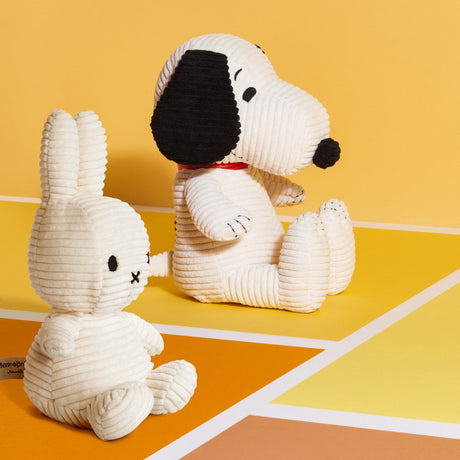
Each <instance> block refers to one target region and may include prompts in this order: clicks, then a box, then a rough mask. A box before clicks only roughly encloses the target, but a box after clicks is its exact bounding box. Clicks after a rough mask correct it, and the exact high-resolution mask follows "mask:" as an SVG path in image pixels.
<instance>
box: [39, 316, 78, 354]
mask: <svg viewBox="0 0 460 460" xmlns="http://www.w3.org/2000/svg"><path fill="white" fill-rule="evenodd" d="M80 327H81V317H80V316H79V315H75V314H71V313H54V314H50V315H49V316H48V317H47V318H46V319H45V322H44V323H43V325H42V327H41V328H40V330H39V331H38V335H37V340H38V342H39V344H40V346H41V348H42V350H43V352H44V353H45V354H46V355H47V356H48V357H49V358H51V359H56V358H67V357H69V356H71V355H72V354H73V352H74V350H75V340H76V339H77V338H78V335H79V332H80Z"/></svg>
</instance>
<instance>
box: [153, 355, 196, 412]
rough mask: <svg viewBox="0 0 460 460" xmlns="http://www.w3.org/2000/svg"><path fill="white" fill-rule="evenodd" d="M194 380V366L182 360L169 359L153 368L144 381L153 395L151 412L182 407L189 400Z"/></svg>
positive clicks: (193, 387) (171, 410)
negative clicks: (169, 360)
mask: <svg viewBox="0 0 460 460" xmlns="http://www.w3.org/2000/svg"><path fill="white" fill-rule="evenodd" d="M196 381H197V375H196V371H195V367H194V366H193V365H192V364H190V363H188V362H187V361H184V360H179V361H171V362H170V363H167V364H163V365H161V366H159V367H157V368H156V369H154V370H153V371H152V372H151V373H150V374H149V376H148V377H147V381H146V384H147V385H148V386H149V388H150V389H151V390H152V392H153V395H154V397H155V403H154V405H153V409H152V411H151V414H154V415H161V414H168V413H173V412H177V411H178V410H180V409H182V408H183V407H184V406H185V405H186V404H187V403H188V402H189V401H190V398H191V397H192V395H193V393H194V391H195V388H196Z"/></svg>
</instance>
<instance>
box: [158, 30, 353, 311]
mask: <svg viewBox="0 0 460 460" xmlns="http://www.w3.org/2000/svg"><path fill="white" fill-rule="evenodd" d="M151 128H152V133H153V136H154V139H155V141H156V143H157V146H158V148H159V150H160V152H161V153H162V154H163V155H164V156H165V157H166V158H168V159H170V160H172V161H174V162H176V163H177V164H178V169H179V170H178V173H177V175H176V178H175V181H174V196H173V198H174V206H175V212H176V241H175V247H174V251H170V252H165V253H163V254H158V255H157V256H155V258H153V260H152V274H154V275H157V276H165V275H168V274H170V273H172V274H173V276H174V279H175V282H176V284H177V285H178V286H179V287H180V288H181V289H182V290H183V291H184V292H186V293H187V294H189V295H190V296H193V297H195V298H196V299H198V300H200V301H202V302H234V303H240V304H244V305H251V306H256V307H267V308H278V309H285V310H291V311H294V312H311V311H314V310H316V309H317V308H319V307H320V306H321V304H322V303H323V301H324V300H325V297H326V295H327V294H337V293H339V292H341V291H343V290H344V289H345V288H346V287H347V286H348V284H349V282H350V280H351V277H352V274H353V271H354V265H355V246H354V237H353V230H352V226H351V222H350V218H349V215H348V211H347V208H346V206H345V204H344V203H342V202H341V201H339V200H335V199H333V200H329V201H326V202H325V203H324V204H323V205H322V206H321V207H320V209H319V210H318V212H315V213H313V212H306V213H304V214H302V215H300V216H299V217H298V218H297V219H296V220H295V221H294V222H293V223H292V224H291V225H290V227H289V229H288V231H287V233H286V235H285V234H284V231H283V228H282V226H281V224H280V222H279V218H278V216H277V214H276V212H275V209H274V207H275V206H287V205H293V204H297V203H300V202H302V201H303V200H304V198H305V194H304V190H303V189H302V187H300V186H299V185H296V184H294V183H293V182H291V181H290V180H289V179H287V178H286V177H284V176H285V175H290V174H293V173H295V172H297V171H300V170H302V169H304V168H306V167H307V166H309V165H311V164H312V163H313V164H315V165H316V166H319V167H320V168H326V167H329V166H332V165H333V164H334V163H335V162H336V161H337V160H338V159H339V156H340V148H339V145H338V143H337V142H335V141H334V140H332V139H330V138H329V116H328V114H327V112H326V109H325V108H324V107H323V106H322V105H321V104H320V103H319V102H318V101H317V100H316V99H315V98H314V97H312V96H311V95H309V94H308V93H306V92H305V91H303V90H301V89H299V88H297V87H295V86H293V85H290V84H288V83H286V82H284V81H282V80H281V79H279V78H278V76H277V75H276V73H275V71H274V69H273V67H272V65H271V64H270V62H269V60H268V58H267V56H266V55H265V54H264V52H263V51H262V50H261V49H260V48H259V47H258V46H256V45H253V44H251V43H248V42H247V41H245V40H243V39H241V38H238V37H235V36H233V35H226V34H211V35H204V36H200V37H196V38H193V39H191V40H189V41H187V42H186V43H184V44H183V45H181V46H179V48H177V49H176V51H174V52H173V54H172V55H171V56H170V58H169V59H168V61H167V62H166V64H165V65H164V67H163V69H162V71H161V73H160V75H159V78H158V82H157V86H156V90H155V108H154V113H153V116H152V121H151Z"/></svg>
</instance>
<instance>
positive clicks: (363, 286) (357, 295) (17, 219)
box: [0, 202, 460, 340]
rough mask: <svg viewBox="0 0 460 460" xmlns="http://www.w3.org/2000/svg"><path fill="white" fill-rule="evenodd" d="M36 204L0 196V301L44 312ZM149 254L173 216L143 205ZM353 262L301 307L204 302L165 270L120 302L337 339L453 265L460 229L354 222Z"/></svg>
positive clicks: (191, 320)
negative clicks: (36, 275)
mask: <svg viewBox="0 0 460 460" xmlns="http://www.w3.org/2000/svg"><path fill="white" fill-rule="evenodd" d="M37 206H38V205H35V204H24V203H9V202H0V219H1V223H2V225H1V227H0V251H1V253H2V264H0V308H7V309H16V310H26V311H38V312H47V311H48V309H49V308H48V306H47V305H46V304H45V303H44V302H42V301H41V300H40V299H39V298H38V297H37V296H36V295H35V293H34V292H33V290H32V288H31V287H30V282H29V280H28V275H27V242H28V238H29V233H30V229H31V227H32V221H33V216H34V213H35V209H36V208H37ZM141 215H142V218H143V220H144V222H145V224H146V226H147V230H148V232H149V236H150V241H151V254H155V253H158V252H162V251H165V250H168V249H172V248H173V246H174V216H173V215H172V214H162V213H148V212H142V213H141ZM355 236H356V251H357V254H356V257H357V265H356V271H355V274H354V278H353V280H352V282H351V284H350V286H349V288H348V289H347V290H346V291H345V292H343V293H342V294H339V295H337V296H329V297H328V298H327V299H326V301H325V302H324V304H323V306H322V307H321V309H320V310H318V311H317V312H315V313H311V314H300V313H292V312H286V311H277V310H270V309H258V308H252V307H243V306H239V305H228V304H227V305H226V304H203V303H200V302H197V301H195V300H194V299H191V298H189V297H187V296H185V295H184V294H182V293H181V292H180V291H179V290H178V289H177V288H176V287H175V285H174V282H173V280H172V278H151V279H150V280H149V284H148V286H147V287H146V288H145V290H144V292H143V293H142V294H141V295H140V296H139V298H138V299H137V300H136V301H135V302H133V303H132V304H131V305H130V306H129V307H128V308H127V310H130V311H132V312H135V313H136V314H138V315H139V316H141V317H142V318H144V319H146V320H147V321H150V322H154V323H163V324H174V325H182V326H194V327H203V328H211V329H225V330H234V331H241V332H256V333H263V334H275V335H286V336H294V337H306V338H316V339H326V340H340V339H342V338H344V337H346V336H347V335H349V334H350V333H352V332H354V331H355V330H357V329H359V328H360V327H362V326H364V325H365V324H367V323H368V322H370V321H372V320H373V319H375V318H377V317H379V316H380V315H382V314H383V313H385V312H387V311H388V310H390V309H392V308H394V307H396V306H397V305H399V304H400V303H402V302H404V301H405V300H407V299H409V298H410V297H412V296H414V295H416V294H417V293H418V292H420V291H421V290H423V289H425V288H427V287H428V286H430V285H431V284H433V283H435V282H436V281H438V280H439V279H441V278H443V277H445V276H446V275H448V274H449V273H451V272H453V271H454V270H456V269H457V268H458V261H459V260H460V236H456V235H443V234H429V233H416V232H402V231H390V230H372V229H355Z"/></svg>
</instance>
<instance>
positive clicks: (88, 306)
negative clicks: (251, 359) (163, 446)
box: [24, 110, 197, 440]
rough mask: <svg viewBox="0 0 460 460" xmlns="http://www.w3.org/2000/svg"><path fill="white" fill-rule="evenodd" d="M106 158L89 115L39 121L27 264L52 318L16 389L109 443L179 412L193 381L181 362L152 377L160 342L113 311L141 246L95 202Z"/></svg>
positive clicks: (140, 280)
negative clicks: (36, 195) (37, 182)
mask: <svg viewBox="0 0 460 460" xmlns="http://www.w3.org/2000/svg"><path fill="white" fill-rule="evenodd" d="M106 155H107V153H106V144H105V135H104V129H103V128H102V126H101V122H100V121H99V120H98V117H97V115H96V114H94V113H93V112H91V111H88V112H83V113H80V114H78V115H76V117H75V118H73V117H71V116H70V115H69V114H67V113H66V112H64V111H62V110H55V111H54V112H53V113H52V114H51V115H50V116H49V117H48V120H47V122H46V124H45V129H44V131H43V139H42V147H41V156H40V159H41V162H40V166H41V186H42V199H41V204H40V207H39V209H38V211H37V213H36V216H35V221H34V224H33V229H32V234H31V238H30V245H29V254H28V263H29V273H30V278H31V281H32V286H33V288H34V289H35V291H36V293H37V294H38V295H39V296H40V297H41V298H42V299H43V300H44V301H45V302H47V303H48V305H49V306H50V307H51V311H50V313H49V314H48V316H47V317H46V319H45V321H44V323H43V325H42V327H41V328H40V330H39V332H38V334H37V336H36V338H35V341H34V342H33V344H32V346H31V348H30V351H29V354H28V356H27V358H26V364H25V372H24V387H25V391H26V392H27V394H28V396H29V398H30V400H31V401H32V402H33V403H34V404H35V406H36V407H37V408H38V409H39V410H40V411H41V412H43V413H44V414H45V415H47V416H48V417H50V418H52V419H54V420H57V421H59V422H63V423H68V424H70V425H74V426H77V427H85V428H92V429H93V430H94V432H95V433H96V435H97V436H98V437H99V438H101V439H103V440H112V439H117V438H121V437H122V436H125V435H126V434H128V433H130V432H131V431H132V430H134V429H135V428H136V427H137V426H138V425H139V424H140V423H141V422H142V421H143V420H144V419H145V418H146V417H147V416H148V415H149V414H166V413H170V412H175V411H177V410H179V409H181V408H182V407H184V406H185V405H186V404H187V403H188V401H189V399H190V397H191V396H192V394H193V392H194V390H195V386H196V379H197V377H196V372H195V368H194V367H193V366H192V365H191V364H190V363H188V362H186V361H183V360H179V361H172V362H170V363H167V364H163V365H161V366H159V367H158V368H156V369H153V370H152V367H153V364H152V362H151V360H150V356H152V355H156V354H158V353H161V351H162V350H163V339H162V338H161V335H160V334H159V333H158V332H157V331H156V330H155V329H154V327H153V326H152V325H151V324H148V323H147V322H145V321H143V320H142V319H141V318H139V317H138V316H136V315H134V314H132V313H127V312H123V311H122V309H123V308H124V307H126V306H127V305H129V304H130V303H131V302H132V301H133V300H135V299H136V297H137V296H138V295H139V294H140V293H141V292H142V290H143V289H144V286H145V284H146V282H147V276H148V273H149V240H148V236H147V231H146V229H145V227H144V224H143V222H142V220H141V218H140V216H139V215H138V214H137V213H136V212H135V211H134V210H133V209H132V208H131V207H130V206H129V205H128V204H126V203H123V202H121V201H120V200H117V199H114V198H109V197H104V196H102V190H103V187H104V176H105V164H106ZM152 436H154V433H152Z"/></svg>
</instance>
